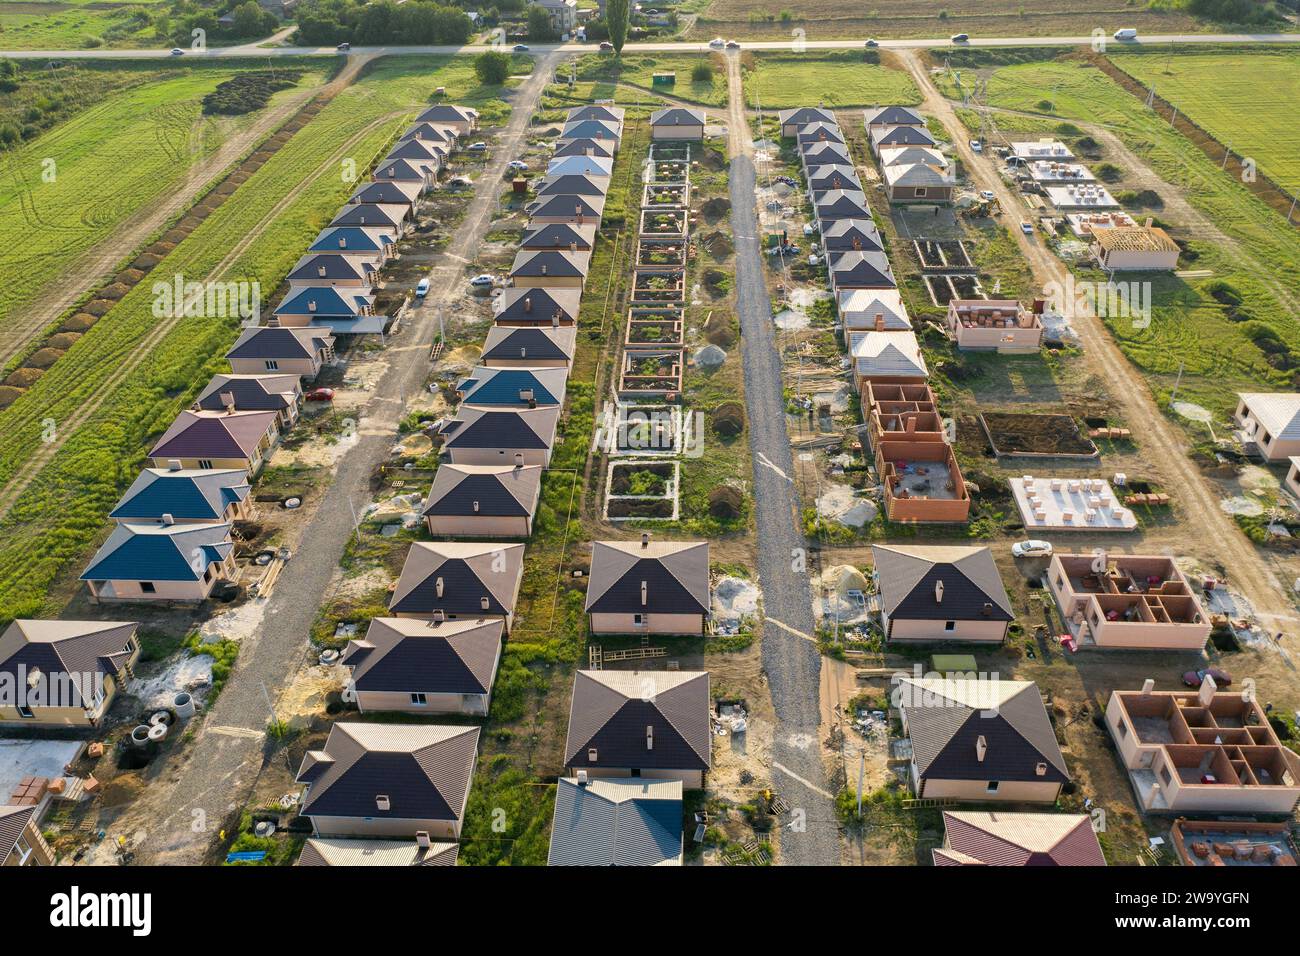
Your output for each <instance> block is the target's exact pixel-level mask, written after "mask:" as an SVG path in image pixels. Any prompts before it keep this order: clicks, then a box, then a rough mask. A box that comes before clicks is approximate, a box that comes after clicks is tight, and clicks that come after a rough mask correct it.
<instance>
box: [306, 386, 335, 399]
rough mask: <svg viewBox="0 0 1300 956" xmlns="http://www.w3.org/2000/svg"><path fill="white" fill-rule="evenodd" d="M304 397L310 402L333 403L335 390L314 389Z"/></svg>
mask: <svg viewBox="0 0 1300 956" xmlns="http://www.w3.org/2000/svg"><path fill="white" fill-rule="evenodd" d="M303 397H304V398H306V399H307V401H309V402H332V401H334V389H332V388H313V389H312V390H311V391H309V392H308V393H307V394H306V395H305V396H303Z"/></svg>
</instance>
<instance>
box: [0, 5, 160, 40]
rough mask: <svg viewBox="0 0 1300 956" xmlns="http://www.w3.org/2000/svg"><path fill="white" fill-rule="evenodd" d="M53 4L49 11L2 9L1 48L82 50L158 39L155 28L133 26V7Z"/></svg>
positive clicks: (0, 24)
mask: <svg viewBox="0 0 1300 956" xmlns="http://www.w3.org/2000/svg"><path fill="white" fill-rule="evenodd" d="M88 2H89V0H87V3H88ZM50 7H51V12H49V13H30V12H27V11H26V10H23V11H22V12H12V11H9V10H0V48H3V49H6V50H80V49H86V48H93V47H99V46H113V47H133V46H136V47H138V46H147V45H149V43H150V42H156V40H155V37H154V30H153V28H152V27H149V26H145V27H143V28H142V29H132V27H131V10H130V8H128V7H126V6H122V7H117V8H111V9H97V8H91V7H89V6H87V5H83V4H78V5H77V6H76V7H75V8H71V9H68V8H65V7H64V6H63V5H55V4H51V5H50ZM110 31H112V33H111V34H110ZM106 34H108V36H106Z"/></svg>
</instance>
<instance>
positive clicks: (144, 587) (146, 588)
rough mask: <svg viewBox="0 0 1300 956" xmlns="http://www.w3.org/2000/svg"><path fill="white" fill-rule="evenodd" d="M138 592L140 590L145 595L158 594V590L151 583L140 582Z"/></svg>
mask: <svg viewBox="0 0 1300 956" xmlns="http://www.w3.org/2000/svg"><path fill="white" fill-rule="evenodd" d="M140 590H141V591H142V592H144V593H145V594H157V593H158V589H157V588H156V587H154V584H153V582H152V581H141V582H140Z"/></svg>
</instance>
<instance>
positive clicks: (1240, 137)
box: [1110, 50, 1300, 194]
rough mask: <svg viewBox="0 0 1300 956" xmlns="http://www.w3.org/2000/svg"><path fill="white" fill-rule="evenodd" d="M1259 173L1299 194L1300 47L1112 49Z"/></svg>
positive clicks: (1123, 65) (1123, 64) (1118, 60)
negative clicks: (1172, 52)
mask: <svg viewBox="0 0 1300 956" xmlns="http://www.w3.org/2000/svg"><path fill="white" fill-rule="evenodd" d="M1110 59H1111V60H1112V61H1113V62H1114V63H1115V65H1116V66H1118V67H1119V68H1120V69H1121V70H1123V71H1124V72H1125V73H1128V74H1129V75H1130V76H1133V77H1136V78H1137V79H1138V80H1140V81H1141V82H1143V83H1145V84H1146V85H1147V86H1154V87H1155V89H1156V93H1157V94H1159V95H1160V96H1162V97H1164V98H1165V99H1166V100H1168V101H1169V102H1171V103H1173V104H1174V105H1175V106H1177V107H1178V109H1179V110H1181V111H1182V112H1183V113H1186V114H1187V115H1188V116H1189V117H1190V118H1191V119H1192V121H1193V122H1195V123H1197V124H1198V125H1199V126H1201V128H1203V129H1204V130H1206V131H1207V132H1209V133H1211V134H1212V135H1213V136H1214V137H1215V138H1216V139H1218V140H1219V141H1220V142H1221V143H1225V144H1227V145H1230V146H1231V147H1232V148H1233V150H1234V151H1236V152H1237V153H1238V154H1244V155H1246V156H1249V157H1251V158H1253V159H1254V160H1255V162H1256V164H1257V165H1258V168H1259V169H1260V171H1261V172H1264V173H1267V174H1268V175H1269V176H1270V177H1272V179H1273V180H1274V181H1275V182H1277V183H1279V184H1281V185H1282V186H1283V187H1284V188H1288V189H1290V190H1291V191H1292V192H1293V193H1297V194H1300V118H1298V117H1297V115H1296V110H1297V106H1298V104H1300V50H1274V51H1269V52H1267V53H1263V52H1259V53H1209V54H1201V53H1186V52H1179V53H1178V55H1176V56H1156V55H1154V54H1128V55H1123V54H1121V55H1112V56H1111V58H1110Z"/></svg>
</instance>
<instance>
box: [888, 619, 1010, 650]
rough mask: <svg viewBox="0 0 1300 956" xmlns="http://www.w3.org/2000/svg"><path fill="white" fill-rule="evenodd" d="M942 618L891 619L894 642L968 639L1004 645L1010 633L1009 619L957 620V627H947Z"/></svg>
mask: <svg viewBox="0 0 1300 956" xmlns="http://www.w3.org/2000/svg"><path fill="white" fill-rule="evenodd" d="M946 623H947V622H945V621H942V620H935V621H917V620H897V619H893V620H889V621H888V623H887V624H886V625H885V627H886V634H887V635H888V640H889V641H890V643H930V644H934V643H943V642H947V641H964V642H968V643H980V644H1000V643H1002V641H1004V640H1005V639H1006V636H1007V622H1005V621H984V620H980V621H953V622H952V623H953V629H952V630H951V631H949V630H945V624H946Z"/></svg>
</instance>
